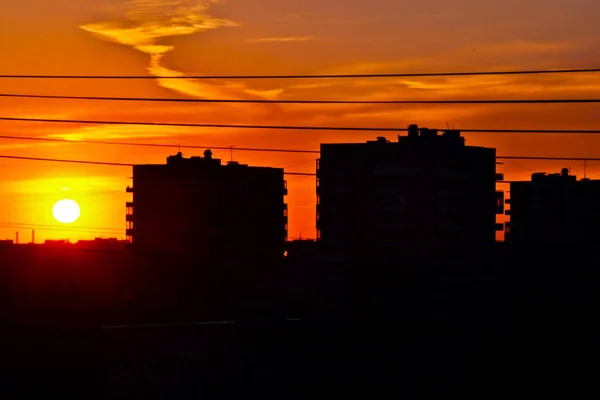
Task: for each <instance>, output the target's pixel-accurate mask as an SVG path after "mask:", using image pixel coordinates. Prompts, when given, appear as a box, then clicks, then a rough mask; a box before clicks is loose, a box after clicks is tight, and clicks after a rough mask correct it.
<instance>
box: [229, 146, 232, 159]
mask: <svg viewBox="0 0 600 400" xmlns="http://www.w3.org/2000/svg"><path fill="white" fill-rule="evenodd" d="M229 152H230V153H231V162H233V146H229Z"/></svg>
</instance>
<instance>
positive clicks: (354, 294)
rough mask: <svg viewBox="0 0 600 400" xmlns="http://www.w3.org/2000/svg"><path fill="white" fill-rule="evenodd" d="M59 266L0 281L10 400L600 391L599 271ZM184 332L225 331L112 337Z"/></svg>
mask: <svg viewBox="0 0 600 400" xmlns="http://www.w3.org/2000/svg"><path fill="white" fill-rule="evenodd" d="M93 259H94V260H96V261H97V260H98V256H94V257H93ZM61 260H63V261H61V262H60V263H59V264H60V268H59V267H56V268H55V269H54V270H52V269H49V268H48V267H47V265H44V268H41V269H38V270H36V268H38V267H34V266H32V265H35V264H32V263H31V262H29V263H27V264H26V266H25V267H22V268H17V269H10V270H8V269H5V270H4V272H3V274H4V276H3V278H4V279H3V280H2V283H1V284H2V285H3V290H2V293H1V294H0V295H1V296H2V297H1V299H2V303H1V305H2V315H1V317H2V328H3V329H2V331H1V342H0V352H1V361H0V362H1V367H2V370H1V371H0V388H1V390H2V393H3V394H5V395H4V396H3V398H11V399H12V398H31V397H32V396H36V397H37V396H40V395H42V396H45V397H58V398H61V397H62V398H64V397H65V396H74V397H77V398H107V399H113V398H128V399H129V398H144V399H145V398H167V399H179V398H217V397H224V396H225V397H232V396H240V397H251V396H255V395H256V396H257V397H258V396H260V397H265V396H269V397H274V396H276V397H278V398H281V399H287V398H292V397H294V398H295V397H303V398H307V397H309V396H310V397H317V396H318V397H321V396H335V397H336V398H337V397H342V396H344V397H346V396H348V397H350V396H352V397H355V396H356V395H358V396H361V397H369V398H383V397H400V396H404V397H405V398H422V397H434V396H435V397H450V396H454V395H458V396H461V397H463V398H464V397H470V398H490V397H503V398H507V397H529V398H534V397H535V398H537V397H540V396H547V395H550V394H551V395H559V396H560V395H563V396H565V395H568V397H569V398H573V397H578V394H580V393H586V394H587V393H595V391H597V389H596V388H595V386H594V385H595V381H596V375H597V370H598V367H597V365H596V364H597V359H598V357H597V356H598V355H599V354H598V353H599V352H598V344H599V339H598V338H600V334H599V331H598V328H597V327H596V326H597V322H596V315H597V304H598V303H599V302H598V297H599V293H600V291H599V289H600V279H598V273H597V270H596V268H597V265H598V263H597V261H593V260H591V259H590V258H587V260H588V261H587V262H583V261H584V260H582V262H579V261H575V260H573V259H568V258H564V259H562V260H559V259H557V258H556V257H547V258H545V259H542V258H540V257H538V256H536V257H533V258H531V259H528V260H521V264H519V265H517V264H511V263H507V262H501V263H496V264H493V265H491V264H490V265H471V266H470V267H465V266H462V267H456V268H450V269H449V268H446V269H439V268H437V269H436V268H433V269H427V268H417V269H416V270H411V271H408V270H402V269H400V268H396V269H389V268H386V267H377V266H372V265H368V266H362V267H358V266H354V267H352V268H347V269H345V270H343V271H340V270H335V271H330V272H331V273H328V274H318V273H316V272H315V271H314V270H310V268H308V267H306V268H305V267H303V269H301V270H299V271H297V272H295V273H291V272H290V273H287V274H283V275H282V274H279V275H278V274H275V275H274V274H273V273H272V272H264V274H265V275H264V276H263V277H262V278H260V279H256V280H253V279H250V278H247V279H236V280H232V279H231V278H229V279H226V275H229V274H224V275H221V276H220V278H218V279H216V278H215V276H214V275H213V276H212V278H211V279H210V280H207V279H208V278H207V276H205V275H200V276H197V275H194V276H193V275H187V276H186V277H185V278H186V279H182V277H181V276H180V275H179V276H178V275H177V274H181V273H182V271H183V270H182V269H179V270H175V271H177V274H176V273H174V272H173V271H174V269H173V268H172V266H170V267H169V268H165V269H160V268H159V269H152V268H149V267H147V265H146V266H145V267H144V269H141V270H135V269H132V268H130V269H123V268H121V269H114V268H113V269H111V268H108V267H107V266H106V265H107V264H106V263H105V261H101V264H102V267H101V268H100V267H98V268H96V267H94V266H93V265H91V264H89V265H88V264H85V263H84V261H85V260H83V259H74V260H75V261H72V263H73V265H68V264H69V263H68V262H65V261H64V260H65V259H64V258H61ZM594 260H595V259H594ZM85 262H91V261H89V260H88V261H85ZM82 263H83V264H82ZM57 265H58V264H57ZM78 265H86V268H85V269H83V268H79V269H77V268H78ZM127 265H130V264H127ZM73 268H75V269H73ZM307 268H308V269H307ZM117 270H118V273H117V272H115V271H117ZM7 271H8V272H7ZM15 271H16V272H15ZM60 271H63V272H60ZM65 271H66V272H65ZM74 271H76V273H74ZM237 276H238V277H239V276H243V275H237ZM331 276H337V278H338V279H337V280H336V279H332V278H331ZM284 278H285V279H284ZM90 282H91V283H90ZM268 282H271V284H267V283H268ZM282 282H287V283H285V284H284V283H282ZM319 282H320V283H319ZM324 282H329V283H328V284H325V283H324ZM331 282H333V283H331ZM134 283H135V284H134ZM249 288H253V289H252V290H250V289H249ZM207 293H208V294H207ZM286 319H288V320H286ZM289 319H291V320H289ZM184 321H195V322H211V321H212V322H219V321H224V323H219V324H192V325H185V324H182V325H172V324H171V325H167V326H145V327H139V326H138V327H131V326H125V327H114V326H115V325H131V324H152V323H164V322H169V323H173V322H184ZM231 321H235V322H231Z"/></svg>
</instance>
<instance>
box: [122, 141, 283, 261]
mask: <svg viewBox="0 0 600 400" xmlns="http://www.w3.org/2000/svg"><path fill="white" fill-rule="evenodd" d="M127 191H128V192H131V193H133V201H132V202H128V203H127V216H126V220H127V231H126V233H127V242H128V246H129V247H131V248H133V249H136V250H140V251H160V252H166V253H170V254H177V255H180V256H185V257H192V258H193V259H195V260H197V262H198V263H239V262H245V263H251V262H257V263H260V262H271V261H273V260H278V259H281V258H282V257H283V255H284V246H285V241H286V238H287V205H286V204H285V202H284V196H285V195H286V194H287V187H286V181H285V180H284V178H283V169H280V168H268V167H251V166H248V165H242V164H239V163H237V162H228V163H227V164H226V165H222V164H221V160H219V159H215V158H212V153H211V151H210V150H206V151H205V152H204V157H191V158H184V157H183V156H182V154H181V153H177V155H175V156H169V157H168V158H167V163H166V164H162V165H135V166H134V167H133V187H128V188H127Z"/></svg>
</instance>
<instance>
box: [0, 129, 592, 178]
mask: <svg viewBox="0 0 600 400" xmlns="http://www.w3.org/2000/svg"><path fill="white" fill-rule="evenodd" d="M0 139H11V140H32V141H42V142H61V143H85V144H101V145H117V146H141V147H166V148H189V149H216V150H230V149H231V148H232V147H231V146H228V147H223V146H208V145H206V146H194V145H179V144H159V143H140V142H114V141H103V140H69V139H56V138H40V137H28V136H6V135H0ZM233 150H239V151H257V152H263V151H264V152H275V153H308V154H320V153H321V152H320V151H319V150H301V149H276V148H259V147H233ZM496 158H497V159H504V160H548V161H552V160H554V161H600V158H596V157H539V156H497V157H496ZM286 174H296V175H298V174H300V173H293V172H286ZM309 175H312V174H309Z"/></svg>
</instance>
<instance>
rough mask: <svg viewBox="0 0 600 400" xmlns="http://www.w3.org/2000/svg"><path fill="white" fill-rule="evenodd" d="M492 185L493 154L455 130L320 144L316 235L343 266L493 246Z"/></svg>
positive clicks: (496, 209) (497, 203)
mask: <svg viewBox="0 0 600 400" xmlns="http://www.w3.org/2000/svg"><path fill="white" fill-rule="evenodd" d="M497 179H501V177H500V176H498V175H497V174H496V152H495V149H492V148H483V147H472V146H466V145H465V142H464V138H463V137H461V135H460V132H458V131H455V130H449V131H446V132H443V133H442V134H438V132H437V131H435V130H430V129H427V128H423V129H419V128H418V126H416V125H411V126H410V127H409V132H408V136H400V135H398V140H397V141H396V142H390V141H388V140H386V139H385V138H382V137H380V138H377V140H375V141H369V142H366V143H348V144H347V143H344V144H322V145H321V158H320V159H319V160H318V161H317V230H318V232H317V236H318V238H319V240H320V241H321V244H322V245H323V247H324V248H325V249H328V251H330V252H333V253H336V254H338V255H340V256H341V258H342V259H344V260H355V259H360V258H367V259H369V258H370V259H379V258H381V259H392V260H393V259H395V258H396V257H397V256H398V255H399V254H408V253H410V254H414V255H419V254H431V251H432V250H433V249H437V250H440V251H441V250H443V249H453V250H456V251H457V252H460V251H463V250H465V249H468V248H477V247H478V246H479V247H481V246H493V244H494V242H495V235H496V230H497V229H498V226H497V224H496V215H497V214H499V213H502V210H503V209H502V207H503V201H502V194H501V193H497V191H496V180H497Z"/></svg>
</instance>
